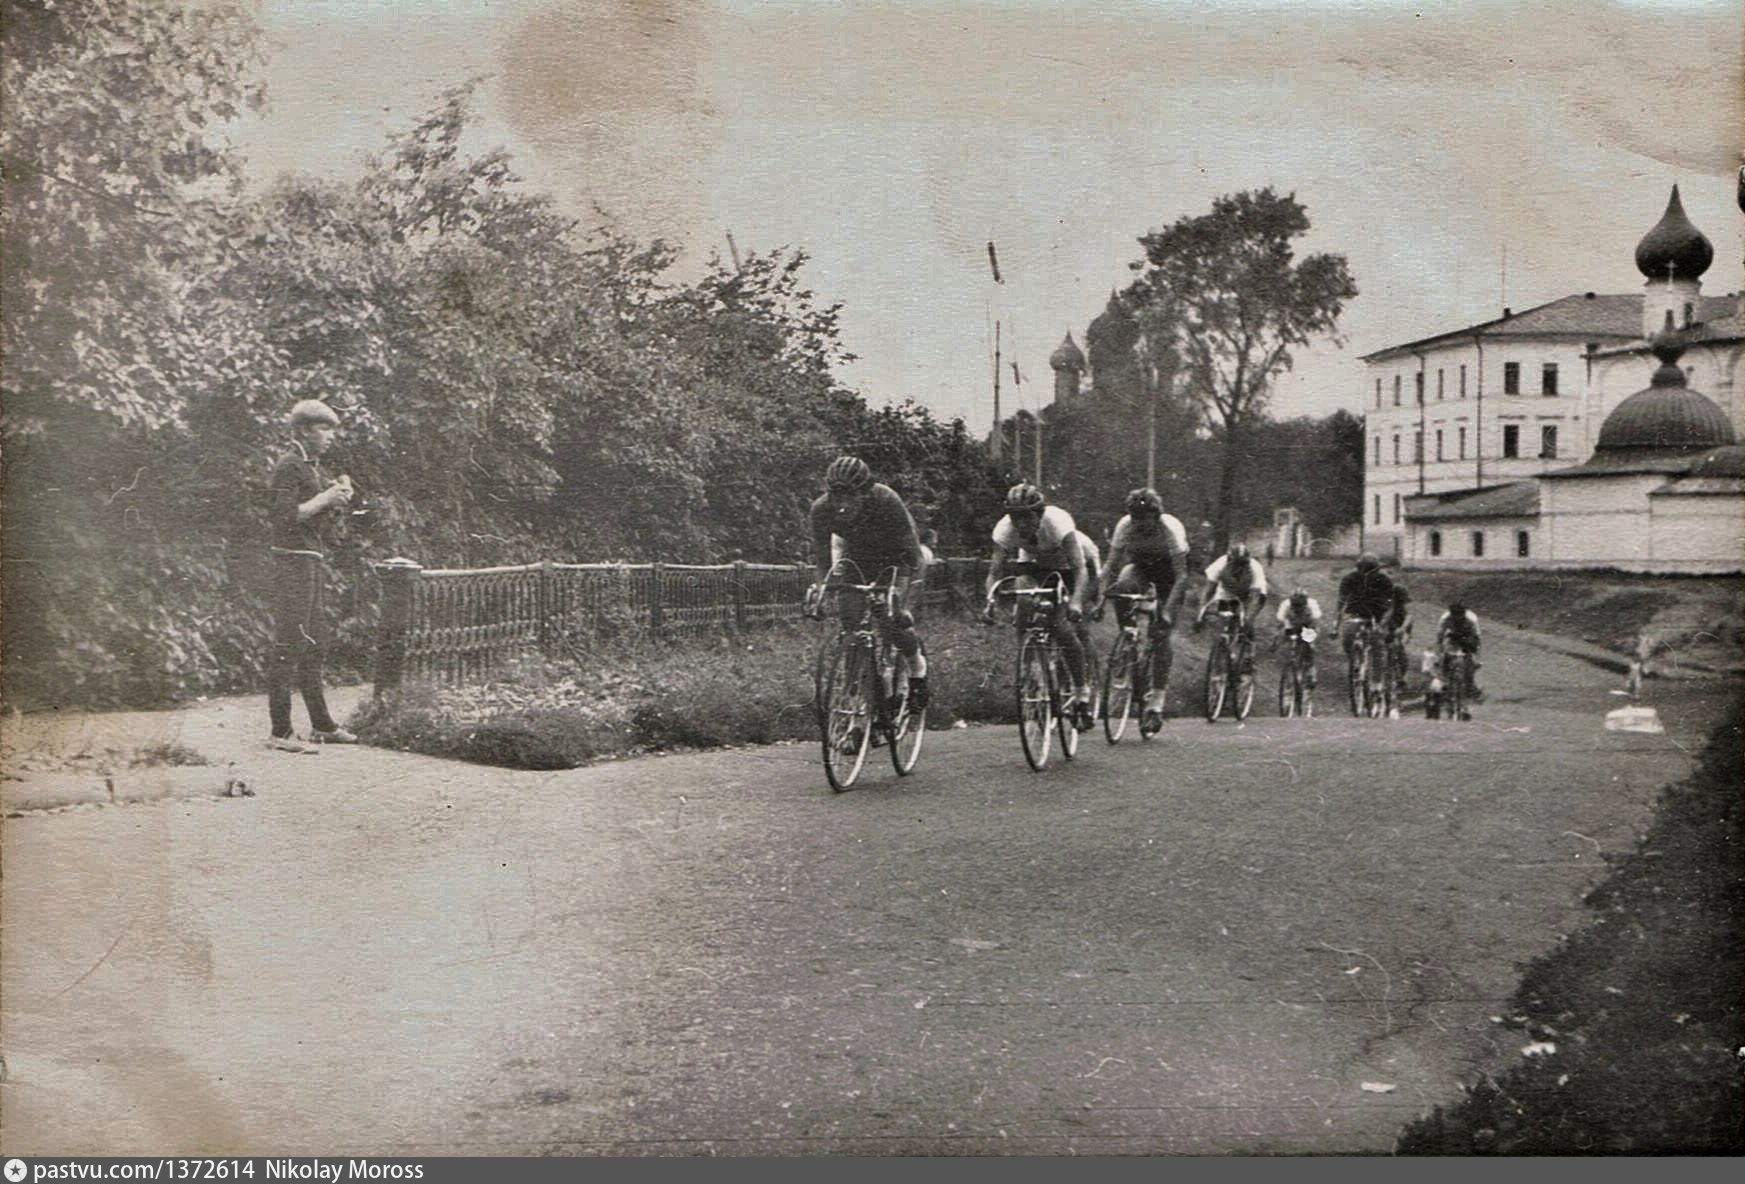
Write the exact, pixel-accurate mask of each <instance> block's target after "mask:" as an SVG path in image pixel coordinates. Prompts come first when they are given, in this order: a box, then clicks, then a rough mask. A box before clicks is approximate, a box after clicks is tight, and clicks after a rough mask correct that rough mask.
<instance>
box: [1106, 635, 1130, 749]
mask: <svg viewBox="0 0 1745 1184" xmlns="http://www.w3.org/2000/svg"><path fill="white" fill-rule="evenodd" d="M1138 658H1139V647H1138V645H1137V644H1136V643H1135V642H1134V640H1133V638H1132V637H1130V636H1129V635H1128V633H1127V631H1126V630H1125V629H1123V630H1122V631H1121V632H1120V633H1119V634H1118V635H1117V636H1116V638H1115V645H1114V648H1113V649H1111V650H1110V651H1109V662H1108V666H1107V668H1106V669H1105V670H1104V671H1103V736H1104V738H1105V739H1107V740H1108V741H1109V743H1110V744H1114V743H1115V742H1116V741H1118V740H1120V739H1121V736H1122V735H1123V734H1124V733H1125V732H1126V731H1127V725H1128V723H1129V722H1131V721H1132V719H1133V715H1134V711H1135V707H1136V705H1135V703H1134V699H1135V698H1136V697H1137V695H1138V693H1139V690H1138V687H1139V662H1138Z"/></svg>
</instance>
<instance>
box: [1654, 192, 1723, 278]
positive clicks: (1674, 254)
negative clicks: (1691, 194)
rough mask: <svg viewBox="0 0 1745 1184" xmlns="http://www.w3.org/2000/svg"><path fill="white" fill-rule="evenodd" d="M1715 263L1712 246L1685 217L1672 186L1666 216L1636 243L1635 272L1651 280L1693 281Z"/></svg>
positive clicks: (1682, 206) (1682, 207)
mask: <svg viewBox="0 0 1745 1184" xmlns="http://www.w3.org/2000/svg"><path fill="white" fill-rule="evenodd" d="M1714 261H1715V248H1714V245H1713V244H1712V243H1710V242H1709V240H1708V238H1707V237H1706V236H1705V235H1704V234H1703V232H1702V231H1700V230H1698V229H1697V228H1696V226H1695V225H1693V224H1692V222H1691V220H1690V219H1689V218H1688V217H1686V216H1685V212H1684V203H1683V202H1682V201H1680V200H1679V197H1678V186H1677V185H1674V186H1673V187H1672V200H1671V201H1669V202H1667V203H1666V213H1664V214H1662V215H1661V216H1660V221H1659V222H1657V223H1655V224H1654V229H1653V230H1650V231H1649V232H1648V233H1647V234H1645V235H1643V236H1642V241H1641V242H1639V243H1637V244H1636V270H1638V271H1640V272H1641V273H1642V274H1643V275H1645V276H1647V277H1648V278H1649V279H1651V280H1666V279H1677V280H1694V279H1697V278H1698V277H1700V276H1701V275H1702V274H1703V272H1705V271H1707V270H1708V269H1709V264H1710V263H1713V262H1714Z"/></svg>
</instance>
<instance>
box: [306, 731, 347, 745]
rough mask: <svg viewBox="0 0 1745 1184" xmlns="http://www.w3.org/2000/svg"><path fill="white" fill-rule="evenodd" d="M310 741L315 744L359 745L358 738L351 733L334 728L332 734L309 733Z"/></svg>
mask: <svg viewBox="0 0 1745 1184" xmlns="http://www.w3.org/2000/svg"><path fill="white" fill-rule="evenodd" d="M309 740H310V742H311V743H313V744H356V743H357V737H356V736H353V735H352V734H351V733H350V732H348V731H346V730H345V729H344V728H334V729H333V730H332V731H331V732H315V731H311V732H310V733H309Z"/></svg>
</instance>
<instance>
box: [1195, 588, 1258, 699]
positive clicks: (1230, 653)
mask: <svg viewBox="0 0 1745 1184" xmlns="http://www.w3.org/2000/svg"><path fill="white" fill-rule="evenodd" d="M1233 606H1234V607H1233ZM1216 611H1217V616H1218V633H1217V635H1216V636H1215V637H1213V638H1212V650H1211V652H1210V653H1208V654H1207V655H1206V722H1207V723H1209V724H1215V723H1217V722H1218V717H1219V716H1220V715H1222V714H1223V712H1224V707H1225V704H1226V702H1228V704H1229V707H1230V714H1231V715H1232V716H1234V717H1235V718H1236V719H1237V720H1245V719H1247V718H1248V713H1249V711H1251V710H1252V709H1253V707H1254V639H1253V638H1252V637H1250V636H1249V635H1248V631H1247V630H1246V629H1244V628H1243V627H1242V625H1243V622H1242V610H1241V607H1240V606H1238V605H1236V604H1235V602H1234V601H1229V600H1224V601H1219V602H1218V606H1217V610H1216Z"/></svg>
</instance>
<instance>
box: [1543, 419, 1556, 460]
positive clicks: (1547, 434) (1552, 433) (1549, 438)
mask: <svg viewBox="0 0 1745 1184" xmlns="http://www.w3.org/2000/svg"><path fill="white" fill-rule="evenodd" d="M1539 457H1540V459H1541V460H1555V459H1556V457H1557V428H1556V426H1555V425H1552V424H1546V425H1545V426H1544V427H1542V428H1540V429H1539Z"/></svg>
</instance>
